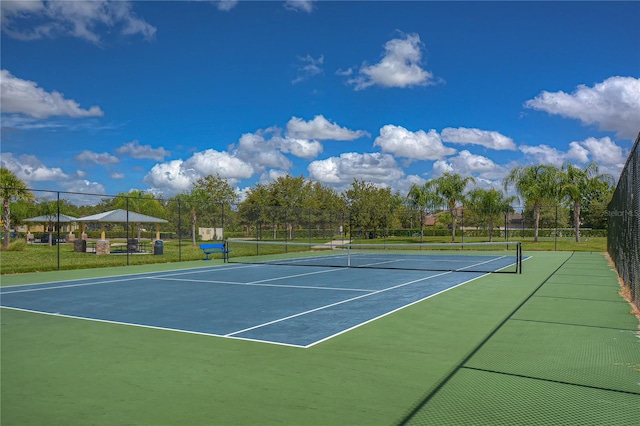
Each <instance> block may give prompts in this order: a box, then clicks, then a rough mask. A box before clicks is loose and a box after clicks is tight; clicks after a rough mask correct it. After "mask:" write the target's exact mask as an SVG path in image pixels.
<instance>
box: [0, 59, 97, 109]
mask: <svg viewBox="0 0 640 426" xmlns="http://www.w3.org/2000/svg"><path fill="white" fill-rule="evenodd" d="M0 98H1V100H2V112H3V113H18V114H25V115H28V116H31V117H34V118H40V119H42V118H48V117H52V116H68V117H102V116H103V115H104V113H103V112H102V110H101V109H100V108H99V107H97V106H92V107H91V108H89V109H88V110H87V109H82V108H80V105H79V104H78V103H77V102H76V101H74V100H71V99H65V98H64V95H63V94H62V93H59V92H56V91H53V92H46V91H44V89H42V88H40V87H38V85H37V83H35V82H33V81H28V80H22V79H20V78H17V77H14V76H13V75H11V73H10V72H9V71H7V70H1V71H0Z"/></svg>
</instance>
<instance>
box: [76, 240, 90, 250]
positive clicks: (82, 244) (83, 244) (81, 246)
mask: <svg viewBox="0 0 640 426" xmlns="http://www.w3.org/2000/svg"><path fill="white" fill-rule="evenodd" d="M73 251H75V252H78V253H86V252H87V240H75V241H74V242H73Z"/></svg>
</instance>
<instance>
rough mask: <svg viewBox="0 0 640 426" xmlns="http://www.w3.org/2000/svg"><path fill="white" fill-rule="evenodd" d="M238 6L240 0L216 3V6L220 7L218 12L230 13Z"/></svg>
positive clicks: (220, 0)
mask: <svg viewBox="0 0 640 426" xmlns="http://www.w3.org/2000/svg"><path fill="white" fill-rule="evenodd" d="M237 4H238V0H218V2H217V3H216V6H217V7H218V10H222V11H225V12H228V11H230V10H231V9H233V8H234V7H236V6H237Z"/></svg>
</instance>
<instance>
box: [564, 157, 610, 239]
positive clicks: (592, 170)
mask: <svg viewBox="0 0 640 426" xmlns="http://www.w3.org/2000/svg"><path fill="white" fill-rule="evenodd" d="M562 172H563V176H562V177H563V185H562V193H563V195H564V196H565V197H567V198H568V199H569V201H570V202H571V203H572V204H573V226H574V229H575V236H576V243H579V242H580V211H581V207H582V203H583V202H584V201H585V200H586V198H587V197H588V195H589V193H590V192H592V191H593V189H594V188H595V186H597V185H599V184H602V183H606V184H607V185H612V184H613V176H611V175H607V174H598V164H597V163H596V162H594V161H592V162H590V163H588V164H587V165H585V166H584V168H582V169H581V168H579V167H576V166H574V165H573V164H571V163H569V162H565V163H564V164H563V165H562Z"/></svg>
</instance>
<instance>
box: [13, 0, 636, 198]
mask: <svg viewBox="0 0 640 426" xmlns="http://www.w3.org/2000/svg"><path fill="white" fill-rule="evenodd" d="M0 7H1V11H2V15H1V18H0V19H1V27H2V28H1V29H2V33H1V54H0V55H1V56H0V60H1V61H0V63H1V66H0V68H1V71H0V83H1V99H0V101H1V103H0V111H1V120H2V121H1V146H0V153H1V155H0V161H1V163H2V166H3V167H7V168H8V169H10V170H11V171H13V172H14V173H15V174H16V175H17V176H18V177H19V178H20V179H22V180H23V181H24V182H25V183H26V184H27V186H29V187H30V188H34V189H47V190H54V191H71V192H77V193H82V194H85V193H86V194H118V193H121V192H129V191H131V190H142V191H147V192H150V193H152V194H154V195H159V196H160V195H161V196H163V197H170V196H173V195H175V194H178V193H182V192H187V191H189V190H190V189H192V185H193V183H194V182H195V181H196V180H197V179H198V178H201V177H204V176H206V175H210V174H211V175H216V174H218V175H219V176H220V177H222V178H224V179H227V180H228V182H229V183H230V184H231V185H232V186H233V187H234V188H237V190H238V193H239V194H243V193H246V191H247V189H248V188H250V187H252V186H253V185H255V184H256V183H268V182H272V181H273V180H275V179H277V178H278V177H279V176H283V175H286V174H290V175H292V176H296V177H297V176H304V177H305V178H308V179H311V180H313V181H317V182H322V183H323V184H326V185H328V186H330V187H332V188H335V189H336V190H337V191H343V190H345V189H347V188H349V187H351V184H352V183H353V181H354V179H358V180H364V181H367V182H372V183H374V184H376V185H378V186H388V187H391V188H392V189H393V191H399V192H400V193H401V194H406V193H407V191H408V190H409V188H410V187H411V185H413V184H422V183H424V182H426V181H427V180H429V179H432V178H435V177H437V176H440V175H441V174H442V173H444V172H452V173H460V174H463V175H467V176H473V177H474V178H475V179H476V185H477V186H479V187H485V188H488V187H496V188H502V179H503V177H504V176H505V175H506V174H507V173H508V172H509V170H511V169H512V168H513V167H516V166H526V165H530V164H538V163H548V164H554V165H556V166H560V165H562V164H563V162H565V161H570V162H572V163H574V164H576V165H578V166H584V165H585V164H586V163H588V162H589V161H597V162H598V164H599V166H600V171H601V172H604V173H610V174H612V175H613V176H614V177H615V178H617V177H618V176H619V174H620V171H621V170H622V167H623V165H624V163H625V161H626V158H627V156H628V154H629V151H630V149H631V147H632V145H633V141H634V140H635V138H636V137H637V135H638V133H639V132H640V26H638V24H637V23H638V17H639V16H640V2H636V1H633V2H483V1H475V2H461V1H452V2H435V1H422V2H421V1H408V2H382V1H353V2H346V1H335V2H329V1H284V2H283V1H257V2H249V1H233V0H231V1H175V2H171V1H137V2H134V1H131V2H130V1H91V2H82V1H67V2H60V1H7V0H3V1H2V2H1V3H0ZM78 200H79V201H78V202H79V203H81V202H83V201H81V199H80V198H79V199H78ZM86 200H88V198H87V199H85V200H84V202H86Z"/></svg>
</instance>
